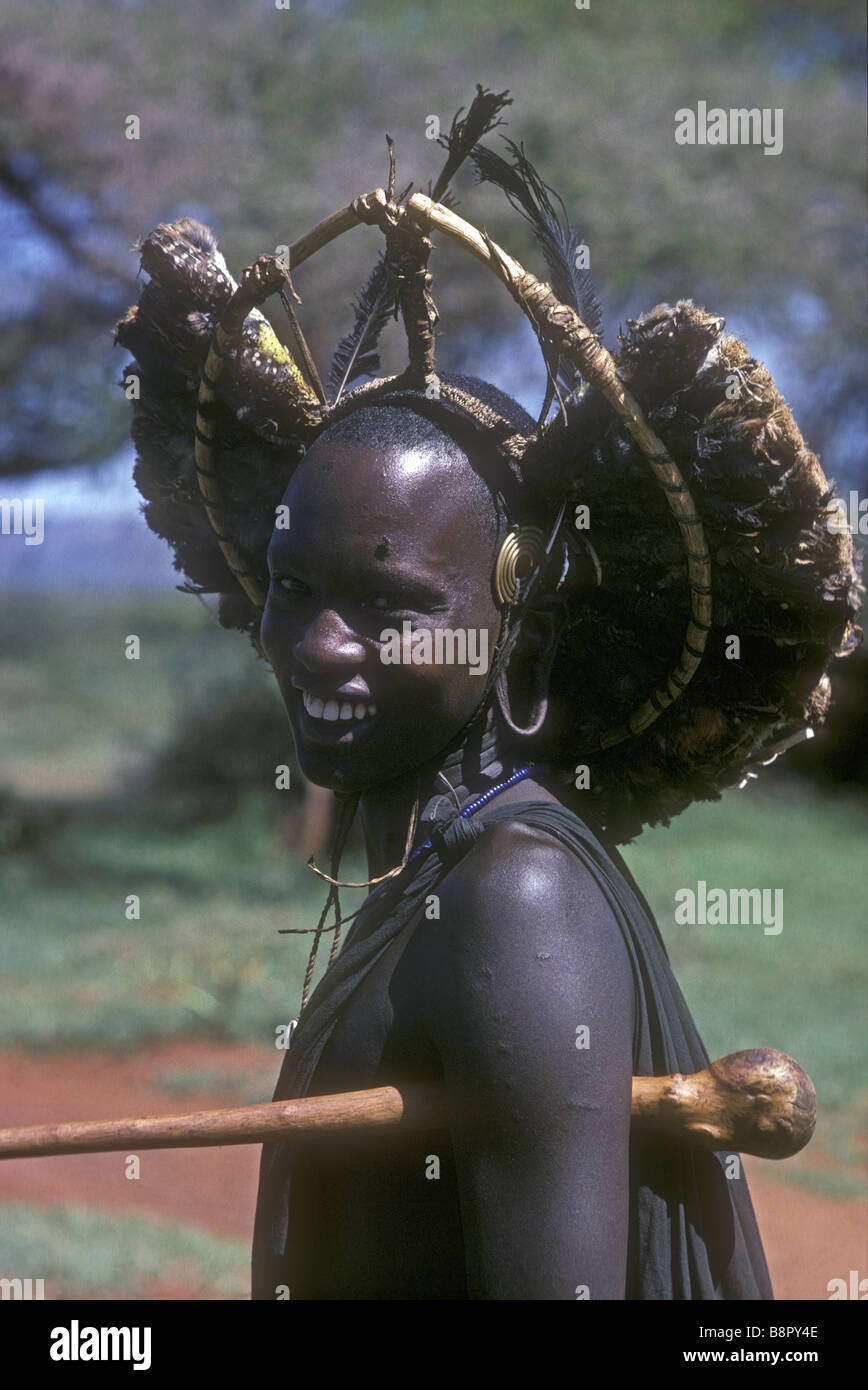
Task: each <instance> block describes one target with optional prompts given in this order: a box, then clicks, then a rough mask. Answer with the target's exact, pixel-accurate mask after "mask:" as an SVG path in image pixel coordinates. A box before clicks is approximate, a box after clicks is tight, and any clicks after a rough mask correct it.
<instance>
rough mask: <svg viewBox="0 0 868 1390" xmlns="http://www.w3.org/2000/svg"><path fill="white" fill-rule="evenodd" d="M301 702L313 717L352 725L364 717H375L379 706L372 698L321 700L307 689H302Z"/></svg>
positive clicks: (326, 721)
mask: <svg viewBox="0 0 868 1390" xmlns="http://www.w3.org/2000/svg"><path fill="white" fill-rule="evenodd" d="M301 702H302V704H303V705H304V709H305V713H306V714H308V715H309V716H310V718H311V719H321V720H322V721H323V722H324V723H327V724H338V723H341V724H348V725H350V726H351V727H352V725H353V724H360V723H361V722H362V720H364V719H371V718H373V716H374V715H375V714H376V713H377V706H376V705H375V704H374V703H373V701H371V700H321V699H320V698H319V696H318V695H311V694H310V692H309V691H307V690H302V692H301Z"/></svg>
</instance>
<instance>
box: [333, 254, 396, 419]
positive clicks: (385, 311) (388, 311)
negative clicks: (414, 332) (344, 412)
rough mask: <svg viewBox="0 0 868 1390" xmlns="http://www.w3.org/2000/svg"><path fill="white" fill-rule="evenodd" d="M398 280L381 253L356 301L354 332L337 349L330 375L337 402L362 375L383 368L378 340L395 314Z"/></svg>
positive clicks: (372, 374)
mask: <svg viewBox="0 0 868 1390" xmlns="http://www.w3.org/2000/svg"><path fill="white" fill-rule="evenodd" d="M396 306H397V290H396V288H395V279H394V276H393V275H392V272H391V271H390V269H389V266H388V265H387V263H386V257H385V255H381V256H380V259H379V260H378V261H377V264H376V265H375V266H374V269H373V270H372V271H371V274H370V276H369V277H368V282H367V284H366V285H365V286H364V288H363V289H362V290H361V292H360V294H359V296H358V298H357V299H356V300H355V302H354V304H353V308H354V309H355V312H356V321H355V324H354V325H353V328H352V331H351V332H350V333H348V334H347V335H346V337H344V338H341V340H340V342H339V343H338V345H337V347H336V348H335V353H334V357H333V358H332V363H331V367H330V368H329V374H328V385H329V388H330V391H331V403H332V405H336V404H337V402H338V401H339V400H340V398H341V396H342V394H343V392H344V390H345V389H346V387H347V386H348V385H349V384H350V382H352V381H355V379H356V378H357V377H359V376H365V375H370V376H374V375H375V374H376V373H377V372H378V371H379V369H380V354H379V353H378V351H377V343H378V342H379V340H380V334H381V333H382V331H383V329H384V328H385V326H386V323H387V322H388V320H389V319H390V318H392V317H393V316H394V314H395V311H396Z"/></svg>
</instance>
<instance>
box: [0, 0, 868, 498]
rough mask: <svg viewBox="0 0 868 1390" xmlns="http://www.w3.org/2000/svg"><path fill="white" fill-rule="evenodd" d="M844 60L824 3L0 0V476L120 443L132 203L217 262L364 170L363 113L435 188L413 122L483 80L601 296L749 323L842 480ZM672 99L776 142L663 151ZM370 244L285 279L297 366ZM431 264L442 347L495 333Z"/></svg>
mask: <svg viewBox="0 0 868 1390" xmlns="http://www.w3.org/2000/svg"><path fill="white" fill-rule="evenodd" d="M863 59H864V14H863V11H862V7H861V6H858V7H857V6H856V5H855V4H852V3H849V2H848V0H847V2H845V0H825V3H824V4H823V5H822V6H817V5H816V4H815V3H811V0H786V3H785V4H775V3H767V4H765V5H760V6H757V5H756V4H754V3H753V0H668V3H667V4H666V6H665V7H664V6H661V5H649V4H646V3H639V0H621V3H617V0H615V2H614V3H609V4H606V5H599V6H593V7H592V8H591V9H589V10H587V11H584V10H582V11H580V10H577V9H576V8H575V6H574V5H572V4H571V3H569V2H568V0H536V3H534V4H533V5H527V4H525V3H519V0H500V3H499V4H498V5H496V6H491V5H487V4H485V3H484V0H438V3H436V4H429V5H424V6H423V5H416V4H407V3H405V0H400V3H399V0H364V3H363V0H309V2H308V0H294V3H293V5H292V7H291V9H289V10H282V9H281V10H278V9H277V8H276V6H275V5H274V4H272V3H270V0H241V3H237V0H186V2H185V4H184V5H182V6H177V5H175V4H174V3H173V2H172V0H149V2H147V3H146V2H145V0H141V2H138V0H67V3H65V4H63V5H60V6H58V5H57V4H56V3H50V4H49V3H44V2H43V0H6V3H5V5H4V7H3V9H2V12H0V91H2V93H3V96H2V111H0V217H2V224H0V225H3V224H5V238H4V239H5V241H6V243H7V250H6V252H5V255H4V261H5V265H6V270H5V272H4V277H5V281H6V285H5V286H2V281H0V286H2V287H3V288H4V290H8V291H9V293H5V294H4V298H5V300H6V302H7V305H8V307H7V308H6V310H5V311H4V314H3V320H2V321H3V329H4V333H3V340H4V341H3V348H2V351H0V418H2V420H3V425H2V430H0V470H2V471H3V472H5V473H7V474H9V473H19V472H22V471H25V470H27V469H36V468H39V469H41V468H48V467H64V466H66V465H68V464H71V463H74V462H76V461H78V460H81V459H84V458H95V457H98V456H100V455H105V454H107V453H108V452H109V451H110V450H111V449H113V448H114V447H115V446H116V445H117V444H118V442H119V441H120V440H121V439H122V438H123V436H124V433H125V430H126V427H127V422H128V421H127V412H126V411H125V409H124V403H123V399H122V396H121V392H120V391H118V390H117V387H116V385H115V384H114V382H115V381H116V379H117V376H118V369H119V366H120V365H121V359H120V355H117V356H115V357H114V358H112V355H111V354H110V352H109V351H108V344H109V342H110V338H109V333H110V330H111V327H112V326H113V322H114V320H115V319H116V317H117V316H118V314H119V312H120V310H121V309H122V308H123V307H125V304H126V302H128V301H129V300H131V299H132V297H133V279H134V275H135V263H134V260H133V258H132V256H130V254H129V248H130V246H131V245H132V244H133V243H134V242H135V241H136V239H137V238H138V237H139V236H141V235H142V234H144V233H146V232H147V231H148V230H149V229H150V228H151V227H152V226H153V225H154V224H155V223H156V222H157V221H159V220H160V219H166V218H172V217H175V216H178V215H180V214H181V213H182V212H190V213H192V214H193V215H199V216H201V217H203V218H204V219H205V220H209V221H211V222H212V223H213V224H214V226H215V229H216V230H217V232H218V234H219V236H220V238H221V242H222V244H223V246H224V249H225V251H226V253H227V257H228V259H229V262H230V266H231V267H232V268H233V269H234V271H235V272H236V273H237V272H238V270H239V269H240V268H241V267H242V266H243V265H245V264H246V263H247V262H249V261H250V260H252V259H253V257H254V256H255V255H257V254H258V253H259V252H260V251H262V250H265V249H269V248H273V247H274V246H275V245H276V244H277V243H279V242H283V241H290V240H292V238H293V237H294V236H296V235H298V234H300V233H301V232H302V231H304V230H305V229H306V228H307V227H308V226H310V225H312V224H313V223H314V222H316V221H317V220H318V219H319V218H321V217H322V216H324V215H325V214H327V213H328V212H331V211H332V210H333V209H334V208H336V207H338V206H339V205H341V204H342V203H344V202H346V201H347V200H348V199H349V198H350V197H352V196H354V195H355V194H357V193H360V192H362V191H363V190H364V189H367V188H369V187H373V186H375V185H376V184H377V183H382V182H383V181H384V179H385V172H386V158H385V142H384V132H385V131H386V130H389V131H390V132H391V133H392V134H393V135H394V136H395V137H396V139H397V142H398V143H397V154H398V175H399V182H400V180H401V178H402V177H403V178H404V179H405V180H406V178H407V177H408V176H409V174H410V173H412V174H413V175H415V176H416V177H417V180H418V181H419V182H420V183H422V184H423V185H424V184H425V182H426V179H427V178H428V177H431V178H434V177H436V174H437V172H438V170H439V167H440V163H441V160H442V151H440V150H439V149H437V148H436V147H435V146H433V145H432V144H431V143H430V142H429V141H428V140H427V139H426V129H428V130H430V126H429V125H428V117H429V116H430V115H437V116H438V117H439V120H440V122H441V125H442V126H444V127H447V126H448V123H449V121H450V120H451V118H452V115H453V114H454V112H455V110H456V109H457V108H458V107H459V106H460V105H462V104H464V105H466V104H467V102H468V101H469V99H470V97H471V96H472V94H473V91H474V84H475V83H476V82H477V81H481V82H483V83H485V84H486V85H488V86H490V87H493V88H495V89H497V90H500V89H502V88H504V87H509V88H510V90H511V91H512V93H513V95H514V98H515V106H514V107H513V108H512V109H511V110H510V111H509V112H508V113H507V114H508V115H509V116H511V117H512V119H511V128H510V129H509V130H508V132H507V133H509V134H510V135H513V136H518V137H520V138H522V139H523V140H524V142H525V145H526V148H527V151H528V153H529V154H530V156H531V157H532V158H533V160H534V162H535V163H536V164H537V165H538V167H539V168H540V170H541V172H542V173H543V175H544V176H545V177H547V178H548V179H550V180H551V182H552V183H553V184H554V185H555V186H556V187H557V189H558V191H559V192H560V193H561V194H562V195H563V197H564V199H565V202H566V204H567V207H568V209H569V211H570V214H571V217H572V220H573V221H574V223H575V224H576V226H577V229H578V231H579V233H580V234H581V235H582V236H583V237H585V239H586V240H587V242H588V245H589V246H590V248H591V263H592V270H593V273H594V276H595V279H596V282H597V284H598V286H599V289H600V291H601V292H602V296H603V299H604V303H606V302H608V304H609V306H610V310H616V311H619V312H630V313H636V312H638V311H639V310H641V309H643V308H647V307H649V305H650V303H652V302H655V301H657V300H659V299H663V298H670V299H672V298H675V297H678V296H681V295H692V296H693V297H695V298H698V299H700V300H703V301H705V302H706V303H708V304H709V305H711V306H713V307H714V309H716V310H719V311H721V312H723V313H725V314H727V316H728V317H729V319H730V322H731V324H732V325H733V326H734V327H736V328H738V327H741V326H742V324H743V323H744V322H746V321H749V322H750V323H751V324H752V325H756V324H759V325H761V327H762V336H763V341H764V342H765V341H768V340H770V339H775V340H777V342H778V343H781V344H787V353H788V356H789V359H790V360H791V362H792V366H793V370H794V371H796V372H798V373H801V374H802V375H803V378H804V379H806V380H810V382H811V389H810V391H809V392H807V393H806V397H805V399H800V400H798V401H796V402H795V405H796V413H797V415H798V418H799V420H800V422H801V423H802V424H803V428H804V429H805V431H806V433H807V434H808V436H809V438H810V440H811V443H812V445H813V446H814V447H815V448H818V449H820V450H821V451H823V452H824V463H825V465H826V468H827V471H830V472H832V473H841V474H842V475H846V476H847V477H849V478H850V480H851V481H855V479H854V476H853V471H852V470H853V461H852V458H851V456H850V454H849V452H848V441H849V440H851V439H852V438H853V437H854V434H853V432H854V430H855V429H856V428H857V426H858V424H859V421H860V417H859V416H858V414H857V408H858V388H859V386H860V384H861V358H860V351H861V342H860V333H861V315H862V306H863V295H864V285H863V265H862V251H863V247H862V228H863V210H862V178H863V165H864V137H863V119H862V117H863V84H862V65H863ZM698 99H703V100H706V101H707V102H708V103H709V105H715V104H719V105H722V106H725V107H729V106H764V107H772V108H775V107H780V108H781V109H782V110H783V113H784V122H783V131H784V145H783V152H782V153H781V154H780V155H779V156H776V157H771V158H768V157H764V156H763V153H762V151H761V150H760V149H757V148H744V147H712V148H709V147H696V148H689V147H684V146H676V145H675V142H674V113H675V111H676V110H677V109H678V108H679V107H682V106H692V107H695V105H696V102H697V100H698ZM130 117H136V118H137V124H136V122H130V120H129V119H128V118H130ZM131 135H132V136H133V137H137V138H128V137H130V136H131ZM468 183H469V178H468V177H467V176H466V177H465V178H464V180H463V182H462V181H461V180H459V186H458V190H457V191H458V193H459V195H460V197H461V198H462V201H463V203H464V205H465V208H466V209H467V210H468V211H471V210H472V212H471V215H472V216H473V217H474V220H477V219H478V220H484V221H485V223H486V225H487V226H488V228H489V230H490V231H491V233H492V234H493V235H494V236H495V237H497V238H498V239H501V240H503V241H504V242H505V243H506V244H507V245H508V246H509V247H510V249H512V250H513V251H514V253H515V254H516V255H518V256H519V257H520V258H522V257H523V258H526V259H527V260H528V261H529V263H530V264H532V265H534V266H536V265H537V264H538V258H537V256H536V255H535V253H534V251H533V248H532V247H531V245H530V244H529V240H528V236H527V235H526V233H525V229H524V227H523V225H522V224H521V222H520V220H519V219H517V218H516V217H515V216H514V215H512V214H511V213H510V212H509V210H508V208H506V207H505V206H504V205H503V203H502V201H500V200H499V198H498V195H497V194H496V193H495V192H494V191H493V190H491V189H487V188H481V189H479V190H476V191H474V192H473V193H470V192H469V189H468ZM378 250H379V245H378V239H377V237H376V234H375V233H373V232H371V231H369V230H364V231H363V230H359V231H358V232H356V233H354V235H353V237H351V238H347V239H345V240H344V241H342V242H341V243H340V244H338V245H337V246H335V247H334V248H330V250H329V252H328V253H326V254H324V255H323V256H320V257H317V258H316V259H315V260H314V261H313V262H311V263H310V264H309V265H306V266H305V267H304V268H303V270H302V271H301V272H300V273H299V276H298V289H299V291H300V292H301V294H302V295H303V298H304V304H303V306H302V309H301V315H302V320H303V324H304V327H305V331H306V333H307V334H308V336H309V339H310V341H311V344H312V346H313V349H314V352H315V354H316V356H317V357H318V359H319V361H320V362H321V363H322V364H323V366H326V365H327V361H328V358H329V356H330V353H331V350H332V348H333V346H334V344H335V342H336V340H337V338H338V337H339V336H340V333H341V332H342V331H344V328H345V325H346V323H347V322H348V321H349V320H350V311H349V301H350V299H351V297H352V295H353V294H354V293H355V291H356V290H357V288H358V286H359V285H360V284H361V282H362V281H363V279H364V277H365V273H366V271H367V269H368V267H369V265H370V264H371V263H373V260H374V258H375V256H376V254H377V252H378ZM434 269H435V272H436V280H435V291H436V295H437V300H438V305H439V307H440V310H441V314H442V325H441V326H442V329H443V333H444V337H443V342H442V344H441V359H442V361H443V364H444V365H445V366H450V367H458V366H463V367H470V366H472V365H473V363H472V362H471V361H468V360H467V353H468V351H469V350H471V349H472V350H473V351H474V352H476V353H478V352H479V351H480V347H479V339H478V336H477V335H473V334H472V333H471V332H470V330H471V329H472V328H473V327H474V325H475V326H476V328H477V330H478V325H479V322H480V320H481V321H483V322H484V323H485V328H486V337H487V338H489V339H491V337H493V336H495V337H496V336H498V335H499V334H500V333H501V332H502V331H504V330H505V329H506V328H508V327H510V326H512V325H513V324H514V323H515V311H514V309H513V308H512V307H511V306H510V305H509V303H508V302H502V301H504V300H506V297H505V296H502V297H499V296H497V295H496V294H495V295H493V294H492V293H491V286H490V285H489V283H488V281H487V279H486V277H485V276H483V275H481V274H480V273H479V271H478V268H476V267H474V266H473V265H472V264H469V263H468V262H467V260H466V258H465V259H462V258H461V257H460V256H459V255H458V254H457V253H455V252H454V251H453V250H451V249H448V248H447V249H443V250H441V251H440V253H439V254H438V256H437V258H436V261H435V262H434ZM341 305H345V306H346V308H345V311H344V313H343V314H342V313H340V312H339V306H341ZM615 326H616V325H615V324H614V323H613V322H611V321H610V322H609V324H608V334H607V336H608V339H609V341H610V342H611V341H612V339H613V332H614V329H615ZM390 342H391V344H392V346H391V347H390V348H388V350H387V355H386V357H385V359H384V366H385V367H386V369H392V368H394V367H397V366H400V365H401V353H402V347H403V344H402V343H401V341H400V334H397V333H394V332H393V333H392V335H391V339H390ZM390 353H394V360H390V357H389V354H390ZM474 360H477V361H478V360H479V359H478V357H477V358H476V359H474ZM485 360H486V361H487V360H489V359H487V358H486V359H485ZM478 369H479V367H478V366H477V370H478Z"/></svg>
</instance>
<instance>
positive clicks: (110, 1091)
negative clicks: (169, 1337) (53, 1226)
mask: <svg viewBox="0 0 868 1390" xmlns="http://www.w3.org/2000/svg"><path fill="white" fill-rule="evenodd" d="M279 1063H280V1054H279V1053H277V1052H276V1050H274V1049H271V1050H270V1051H269V1050H267V1049H264V1048H261V1047H255V1046H253V1045H252V1044H242V1045H238V1044H220V1043H212V1042H203V1041H195V1040H190V1039H180V1040H178V1041H171V1042H163V1043H159V1044H150V1045H149V1046H147V1047H143V1048H140V1049H139V1050H138V1051H137V1052H135V1053H131V1054H129V1055H127V1054H115V1053H103V1052H86V1053H71V1054H68V1055H66V1056H52V1057H48V1056H44V1055H40V1054H34V1053H27V1052H21V1051H8V1050H7V1051H4V1052H0V1125H3V1126H5V1125H27V1124H44V1123H49V1122H59V1121H63V1120H100V1119H109V1118H112V1117H115V1118H120V1117H122V1116H130V1115H146V1114H169V1113H176V1114H182V1113H184V1112H186V1111H189V1110H199V1109H207V1108H209V1107H216V1106H223V1105H225V1106H230V1105H235V1104H238V1103H239V1102H238V1099H237V1096H236V1095H231V1096H227V1094H226V1093H225V1092H223V1093H222V1094H221V1093H220V1092H219V1091H217V1092H215V1091H213V1090H211V1091H207V1090H201V1091H196V1092H190V1093H189V1094H186V1095H182V1096H179V1095H178V1094H177V1093H175V1092H172V1091H169V1090H167V1089H166V1088H165V1086H164V1085H161V1084H160V1081H159V1078H160V1077H161V1076H165V1074H166V1073H168V1072H172V1071H190V1070H194V1069H202V1070H207V1071H208V1072H215V1071H222V1072H226V1073H233V1074H237V1075H238V1076H239V1077H240V1078H243V1079H244V1080H245V1081H248V1080H249V1079H250V1078H251V1077H255V1078H260V1077H261V1096H260V1099H262V1100H267V1099H269V1098H270V1095H271V1088H272V1086H273V1083H274V1080H275V1078H276V1075H277V1071H278V1067H279ZM809 1153H810V1150H809V1151H808V1153H806V1154H805V1155H802V1156H800V1157H799V1158H797V1159H795V1160H790V1162H791V1163H803V1164H807V1163H808V1154H809ZM258 1163H259V1147H258V1146H257V1145H237V1146H234V1147H228V1148H219V1149H198V1150H196V1149H165V1150H157V1151H153V1152H149V1151H146V1152H143V1153H142V1154H141V1177H140V1179H139V1180H138V1181H130V1180H128V1179H126V1178H125V1177H124V1155H123V1154H120V1153H117V1154H87V1155H77V1156H75V1157H68V1158H66V1157H64V1158H40V1159H13V1160H11V1161H9V1162H4V1163H3V1164H2V1165H0V1203H2V1202H15V1201H18V1202H33V1203H45V1204H53V1203H65V1202H69V1203H76V1204H79V1205H84V1206H89V1207H93V1208H96V1209H103V1210H105V1211H107V1212H108V1211H119V1210H122V1211H124V1212H126V1213H130V1214H136V1215H140V1216H151V1217H154V1218H163V1219H164V1220H165V1219H166V1218H176V1219H177V1220H178V1221H183V1222H184V1223H185V1224H189V1225H192V1226H198V1227H199V1228H200V1229H202V1230H204V1231H206V1232H209V1233H211V1234H214V1235H221V1236H232V1237H235V1238H237V1239H241V1240H245V1241H247V1240H249V1238H250V1234H251V1231H252V1229H253V1210H254V1204H255V1200H256V1182H257V1170H258ZM823 1166H824V1167H828V1159H827V1158H826V1159H825V1160H824V1164H823ZM745 1168H746V1171H747V1175H748V1180H749V1182H750V1186H751V1192H752V1195H753V1201H754V1206H755V1209H756V1213H757V1219H758V1221H759V1226H760V1231H761V1233H762V1237H763V1243H764V1246H765V1251H766V1256H767V1258H768V1262H769V1267H770V1269H771V1275H772V1282H773V1285H774V1289H775V1293H776V1296H777V1297H778V1298H779V1299H793V1298H807V1299H819V1300H824V1299H827V1298H828V1296H829V1295H828V1292H827V1287H826V1286H827V1284H828V1282H829V1280H830V1279H833V1278H843V1279H845V1280H847V1279H848V1275H849V1271H850V1270H851V1269H857V1270H859V1271H860V1275H861V1277H864V1276H865V1274H866V1273H868V1258H866V1248H865V1237H866V1221H865V1211H864V1206H863V1203H862V1202H861V1201H858V1200H857V1199H855V1198H844V1197H826V1196H823V1195H821V1194H820V1193H816V1192H811V1191H809V1190H807V1189H805V1188H802V1187H799V1186H797V1185H795V1184H793V1183H792V1182H788V1181H787V1179H786V1164H773V1163H766V1162H763V1161H762V1160H761V1159H751V1158H749V1159H746V1161H745ZM107 1296H109V1297H112V1298H114V1297H116V1296H117V1295H116V1294H114V1293H113V1294H111V1295H107ZM187 1296H189V1295H188V1294H185V1292H184V1290H182V1289H177V1288H174V1287H172V1288H170V1287H163V1286H159V1287H158V1288H154V1289H153V1290H151V1291H150V1297H152V1298H160V1299H165V1298H184V1297H187ZM201 1296H202V1295H199V1297H201ZM205 1296H206V1297H207V1295H205Z"/></svg>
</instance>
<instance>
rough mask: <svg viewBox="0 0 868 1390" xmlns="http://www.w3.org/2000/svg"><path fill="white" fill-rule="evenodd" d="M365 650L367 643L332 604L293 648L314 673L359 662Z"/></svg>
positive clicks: (358, 663)
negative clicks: (355, 632)
mask: <svg viewBox="0 0 868 1390" xmlns="http://www.w3.org/2000/svg"><path fill="white" fill-rule="evenodd" d="M366 654H367V653H366V649H365V645H364V643H363V642H362V641H361V640H360V639H359V638H358V637H357V636H356V635H355V634H354V633H353V630H352V628H350V627H348V626H347V624H346V623H345V622H344V620H343V619H342V618H341V616H340V614H339V613H336V612H335V610H334V609H331V608H324V609H321V610H320V612H319V613H317V615H316V617H315V618H313V619H312V620H311V622H310V623H308V625H307V627H306V628H305V630H304V632H303V633H302V635H301V636H300V637H299V639H298V641H297V642H296V644H295V647H294V648H293V656H294V658H295V660H296V662H297V663H298V665H299V666H301V667H304V669H305V670H306V671H309V672H311V674H324V673H325V672H327V671H329V670H334V669H335V668H336V667H341V668H345V667H349V666H359V665H361V663H362V662H363V661H364V660H365V656H366Z"/></svg>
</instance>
